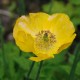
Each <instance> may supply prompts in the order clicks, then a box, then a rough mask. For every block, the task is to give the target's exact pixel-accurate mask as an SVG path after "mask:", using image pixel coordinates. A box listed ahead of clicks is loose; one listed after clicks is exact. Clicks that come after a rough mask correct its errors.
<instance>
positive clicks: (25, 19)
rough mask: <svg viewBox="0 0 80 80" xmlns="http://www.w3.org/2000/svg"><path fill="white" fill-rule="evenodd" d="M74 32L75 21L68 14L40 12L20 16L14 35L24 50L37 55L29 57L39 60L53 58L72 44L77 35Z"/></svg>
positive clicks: (18, 44)
mask: <svg viewBox="0 0 80 80" xmlns="http://www.w3.org/2000/svg"><path fill="white" fill-rule="evenodd" d="M74 32H75V28H74V26H73V23H72V22H71V21H70V19H69V17H68V16H67V15H66V14H63V13H56V14H53V15H48V14H46V13H43V12H38V13H30V14H29V16H21V17H20V18H18V19H17V21H16V24H15V26H14V29H13V37H14V39H15V42H16V44H17V46H19V48H20V49H21V50H22V51H24V52H33V53H34V54H35V55H36V57H30V58H29V59H30V60H33V61H36V62H38V61H41V60H45V59H48V58H53V57H54V54H58V53H59V52H61V51H62V50H63V49H65V48H67V47H68V46H70V45H71V43H72V41H73V40H74V38H75V36H76V34H75V33H74Z"/></svg>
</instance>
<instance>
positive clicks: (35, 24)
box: [29, 12, 50, 33]
mask: <svg viewBox="0 0 80 80" xmlns="http://www.w3.org/2000/svg"><path fill="white" fill-rule="evenodd" d="M48 18H49V15H48V14H46V13H43V12H38V13H30V14H29V19H30V27H31V28H33V29H32V30H33V31H34V32H35V33H38V32H39V31H41V30H48V29H49V27H50V23H49V21H48Z"/></svg>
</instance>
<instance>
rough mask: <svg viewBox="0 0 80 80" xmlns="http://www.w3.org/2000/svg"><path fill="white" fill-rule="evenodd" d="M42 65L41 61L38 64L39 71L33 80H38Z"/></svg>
mask: <svg viewBox="0 0 80 80" xmlns="http://www.w3.org/2000/svg"><path fill="white" fill-rule="evenodd" d="M42 64H43V61H41V62H40V65H39V69H38V72H37V76H36V79H35V80H38V79H39V75H40V71H41V68H42Z"/></svg>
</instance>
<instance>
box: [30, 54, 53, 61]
mask: <svg viewBox="0 0 80 80" xmlns="http://www.w3.org/2000/svg"><path fill="white" fill-rule="evenodd" d="M50 58H54V56H53V55H52V56H49V55H47V54H39V55H38V56H37V57H30V58H29V59H30V60H32V61H36V62H39V61H42V60H45V59H50Z"/></svg>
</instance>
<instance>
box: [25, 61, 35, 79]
mask: <svg viewBox="0 0 80 80" xmlns="http://www.w3.org/2000/svg"><path fill="white" fill-rule="evenodd" d="M34 64H35V62H34V61H33V62H32V64H31V67H30V69H29V72H28V74H27V78H26V80H29V77H30V74H31V72H32V69H33V67H34Z"/></svg>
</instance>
